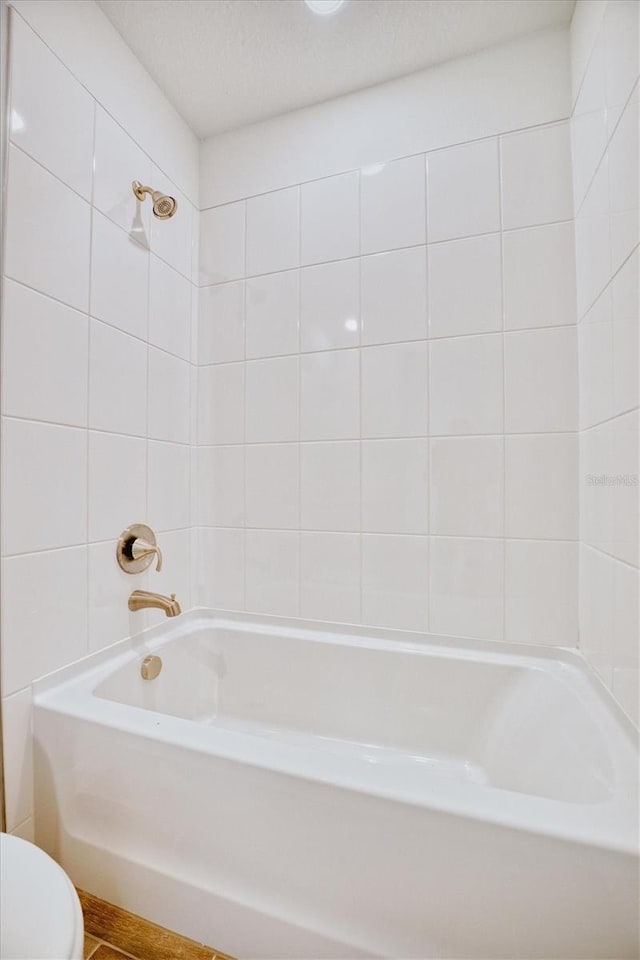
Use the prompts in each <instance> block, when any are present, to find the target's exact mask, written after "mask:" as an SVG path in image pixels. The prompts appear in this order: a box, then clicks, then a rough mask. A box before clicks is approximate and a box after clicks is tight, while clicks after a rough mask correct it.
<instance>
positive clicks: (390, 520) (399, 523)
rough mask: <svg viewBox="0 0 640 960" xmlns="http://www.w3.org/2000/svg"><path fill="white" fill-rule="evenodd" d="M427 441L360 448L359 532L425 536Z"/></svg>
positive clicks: (374, 443) (366, 443)
mask: <svg viewBox="0 0 640 960" xmlns="http://www.w3.org/2000/svg"><path fill="white" fill-rule="evenodd" d="M427 449H428V441H427V440H366V441H364V442H363V444H362V529H363V530H366V531H367V533H427V532H428V526H429V508H428V500H429V497H428V494H429V473H428V466H427V462H428V455H427Z"/></svg>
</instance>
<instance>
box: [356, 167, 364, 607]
mask: <svg viewBox="0 0 640 960" xmlns="http://www.w3.org/2000/svg"><path fill="white" fill-rule="evenodd" d="M358 251H359V254H360V255H359V257H358V320H359V323H358V376H359V378H360V383H359V392H358V398H359V400H360V409H359V433H360V437H362V410H363V381H362V356H363V351H364V346H363V342H362V339H363V337H362V334H363V329H364V311H363V309H362V307H363V302H362V173H361V171H360V170H358ZM358 526H359V530H358V548H359V558H358V559H359V573H360V576H359V590H358V594H359V596H358V601H359V604H358V617H359V619H360V620H362V619H363V617H364V608H365V601H364V596H365V589H364V536H363V527H364V523H363V458H362V441H361V440H360V441H359V443H358Z"/></svg>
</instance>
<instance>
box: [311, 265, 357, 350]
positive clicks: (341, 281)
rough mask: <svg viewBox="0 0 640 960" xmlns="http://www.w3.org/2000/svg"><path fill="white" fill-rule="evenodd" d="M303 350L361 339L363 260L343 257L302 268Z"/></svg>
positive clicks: (349, 344) (350, 343)
mask: <svg viewBox="0 0 640 960" xmlns="http://www.w3.org/2000/svg"><path fill="white" fill-rule="evenodd" d="M300 285H301V286H300V350H301V351H304V352H307V351H312V350H335V349H337V348H339V347H356V346H358V343H359V342H360V262H359V260H342V261H338V262H336V263H323V264H320V265H319V266H317V267H307V268H306V269H305V270H302V271H301V272H300Z"/></svg>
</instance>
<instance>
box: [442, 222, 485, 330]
mask: <svg viewBox="0 0 640 960" xmlns="http://www.w3.org/2000/svg"><path fill="white" fill-rule="evenodd" d="M428 249H429V330H430V335H431V336H432V337H454V336H458V335H460V334H465V333H491V332H492V331H494V330H501V329H502V263H501V257H502V253H501V250H500V235H499V234H490V235H489V236H486V237H471V238H469V239H466V240H451V241H447V242H445V243H435V244H430V245H429V248H428Z"/></svg>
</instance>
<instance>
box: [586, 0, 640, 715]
mask: <svg viewBox="0 0 640 960" xmlns="http://www.w3.org/2000/svg"><path fill="white" fill-rule="evenodd" d="M638 17H639V11H638V5H637V4H636V3H633V2H627V0H609V2H608V3H607V4H606V5H605V10H604V15H603V18H602V22H601V24H600V27H599V30H598V33H597V35H596V37H595V41H594V46H593V50H592V51H591V55H590V57H589V59H588V62H587V64H586V67H585V69H584V73H583V74H582V76H581V77H579V78H578V82H579V93H578V96H577V99H576V104H575V109H574V114H573V118H572V121H571V126H572V144H573V153H572V160H573V187H574V200H575V209H576V222H575V238H576V276H577V288H576V297H577V304H578V319H579V321H580V322H579V324H578V328H577V334H578V353H579V396H580V429H581V432H580V434H579V452H580V463H579V499H580V517H579V536H580V596H579V625H580V646H581V648H582V650H583V652H584V653H585V655H586V656H587V658H588V660H589V661H590V663H591V664H592V666H593V667H594V668H595V669H596V670H597V671H598V673H599V674H600V676H601V677H602V679H603V680H604V682H605V683H606V684H607V686H608V687H609V688H610V689H611V690H612V692H613V695H614V696H615V697H616V699H617V700H618V701H619V703H620V704H621V706H622V707H623V709H624V710H625V711H626V712H627V713H628V715H629V716H630V717H631V718H632V719H633V720H634V721H635V723H636V724H638V723H639V722H640V679H639V677H640V669H639V661H638V635H639V634H638V610H639V609H640V592H639V565H640V563H639V554H638V525H639V522H640V517H639V502H640V485H639V480H638V476H639V472H640V458H639V453H638V435H639V431H640V424H639V421H638V312H639V311H638V302H639V301H638V282H639V281H638V277H639V270H638V263H639V260H638V257H639V252H638V240H639V235H638V169H639V167H640V158H639V153H638V119H639V99H638V76H639V74H640V63H639V56H640V55H639V52H638V44H637V37H638V26H639V24H638Z"/></svg>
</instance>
